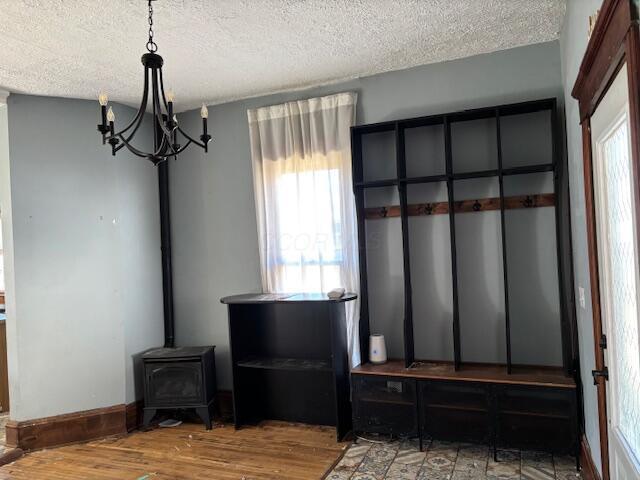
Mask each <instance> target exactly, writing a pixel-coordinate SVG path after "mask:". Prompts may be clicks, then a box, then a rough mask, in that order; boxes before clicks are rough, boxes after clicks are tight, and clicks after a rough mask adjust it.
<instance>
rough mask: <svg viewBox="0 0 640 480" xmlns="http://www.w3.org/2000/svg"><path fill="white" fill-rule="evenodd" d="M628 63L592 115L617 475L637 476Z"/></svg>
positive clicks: (638, 397)
mask: <svg viewBox="0 0 640 480" xmlns="http://www.w3.org/2000/svg"><path fill="white" fill-rule="evenodd" d="M628 92H629V88H628V83H627V69H626V66H623V68H622V69H621V70H620V71H619V72H618V74H617V76H616V77H615V80H614V81H613V83H612V84H611V87H610V88H609V89H608V91H607V93H606V94H605V96H604V97H603V99H602V100H601V102H600V104H599V105H598V107H597V109H596V111H595V112H594V114H593V116H592V117H591V138H592V154H593V173H594V175H593V176H594V200H595V214H596V227H597V230H596V235H597V245H598V265H599V287H600V298H601V314H602V329H603V334H604V335H605V336H606V348H605V350H604V353H605V365H606V369H607V373H608V375H609V381H608V382H607V386H606V394H607V418H608V433H609V434H608V438H609V468H610V474H611V478H612V479H620V480H627V479H640V343H639V336H638V331H639V329H640V328H639V323H640V321H639V318H640V315H639V311H638V307H639V306H640V301H639V298H638V293H639V289H640V276H639V267H638V261H639V259H640V255H639V251H638V235H637V231H638V230H637V228H638V217H637V215H638V213H639V212H638V211H636V209H637V205H636V200H637V198H638V195H637V192H636V191H635V190H636V187H635V186H634V168H633V164H632V155H631V144H630V135H629V133H630V123H629V95H628Z"/></svg>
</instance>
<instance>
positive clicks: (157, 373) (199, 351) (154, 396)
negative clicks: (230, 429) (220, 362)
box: [142, 347, 216, 430]
mask: <svg viewBox="0 0 640 480" xmlns="http://www.w3.org/2000/svg"><path fill="white" fill-rule="evenodd" d="M214 349H215V347H179V348H154V349H152V350H148V351H147V352H145V353H144V354H143V355H142V364H143V371H144V419H143V424H144V426H145V427H147V426H148V425H149V423H150V422H151V420H152V419H153V417H154V416H155V414H156V412H157V411H158V410H162V409H194V410H195V412H196V413H197V414H198V416H200V418H201V419H202V421H203V422H204V423H205V425H206V427H207V430H211V416H212V412H213V406H214V402H215V395H216V365H215V356H214Z"/></svg>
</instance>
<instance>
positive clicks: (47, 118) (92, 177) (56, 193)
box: [1, 95, 162, 420]
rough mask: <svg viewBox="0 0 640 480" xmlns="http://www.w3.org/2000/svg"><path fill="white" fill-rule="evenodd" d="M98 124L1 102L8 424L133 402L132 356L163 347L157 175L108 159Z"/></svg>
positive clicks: (41, 101)
mask: <svg viewBox="0 0 640 480" xmlns="http://www.w3.org/2000/svg"><path fill="white" fill-rule="evenodd" d="M115 111H116V115H117V119H118V120H119V121H120V122H124V121H125V119H126V118H128V117H129V116H130V115H132V114H133V111H132V110H131V109H129V108H126V107H118V106H115ZM98 117H99V115H98V105H97V102H90V101H82V100H68V99H54V98H44V97H31V96H23V95H12V96H10V97H9V102H8V122H9V151H10V156H9V167H10V179H6V178H4V179H2V183H1V185H2V188H3V192H2V199H3V202H5V201H6V200H7V199H8V200H10V205H7V208H10V210H11V219H10V222H11V224H10V225H4V223H6V221H8V220H7V219H6V218H3V228H4V231H5V232H10V236H11V240H12V243H13V249H12V252H11V257H12V261H13V269H12V274H13V277H14V278H13V279H12V280H11V283H10V285H13V288H12V289H11V291H8V294H9V295H10V296H11V297H12V309H11V310H9V312H8V313H9V315H8V318H7V330H8V336H9V339H8V344H9V345H8V348H9V367H10V375H9V379H10V398H11V418H12V419H14V420H26V419H33V418H40V417H46V416H50V415H58V414H63V413H67V412H74V411H79V410H87V409H92V408H98V407H104V406H110V405H115V404H122V403H125V402H131V401H133V400H134V399H135V394H134V386H133V383H134V382H133V362H132V359H131V354H132V353H134V352H137V351H139V350H142V349H144V348H147V347H150V346H154V345H158V344H161V343H162V297H161V274H160V252H159V220H158V219H159V213H158V198H157V197H158V194H157V174H156V170H155V168H154V167H153V166H152V165H151V163H150V162H147V161H145V160H143V159H139V158H137V157H133V156H131V155H129V154H127V153H124V152H123V153H124V154H122V153H121V154H119V155H118V156H117V157H111V155H110V152H109V149H108V148H107V147H104V146H103V145H102V144H101V141H100V137H99V134H98V132H97V131H96V127H95V125H96V124H97V122H98V119H99V118H98ZM149 141H150V137H148V136H147V137H146V138H145V143H148V142H149ZM147 146H148V145H147ZM6 163H7V162H5V166H4V167H3V168H2V170H1V172H2V173H3V174H5V173H6V172H8V168H7V165H6ZM7 180H8V181H7ZM6 203H9V202H6ZM4 207H5V204H4V203H3V209H4ZM8 290H10V289H9V288H8Z"/></svg>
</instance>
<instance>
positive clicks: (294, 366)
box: [237, 357, 333, 372]
mask: <svg viewBox="0 0 640 480" xmlns="http://www.w3.org/2000/svg"><path fill="white" fill-rule="evenodd" d="M237 365H238V366H239V367H243V368H262V369H266V370H292V371H300V370H313V371H316V372H317V371H326V372H332V371H333V369H332V368H331V362H329V361H328V360H314V359H306V358H269V357H249V358H244V359H242V360H240V361H238V363H237Z"/></svg>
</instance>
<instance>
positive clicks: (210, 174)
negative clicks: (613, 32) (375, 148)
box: [171, 42, 563, 389]
mask: <svg viewBox="0 0 640 480" xmlns="http://www.w3.org/2000/svg"><path fill="white" fill-rule="evenodd" d="M347 90H352V91H357V92H358V94H359V98H358V108H357V123H359V124H363V123H372V122H379V121H384V120H392V119H398V118H406V117H413V116H419V115H427V114H436V113H443V112H447V111H454V110H460V109H465V108H473V107H482V106H488V105H494V104H500V103H509V102H518V101H522V100H531V99H538V98H546V97H557V98H558V99H559V103H560V107H561V108H562V98H563V91H562V82H561V75H560V52H559V46H558V42H550V43H545V44H539V45H532V46H527V47H521V48H516V49H512V50H506V51H501V52H496V53H491V54H487V55H480V56H475V57H470V58H465V59H461V60H455V61H451V62H446V63H439V64H433V65H427V66H423V67H418V68H413V69H409V70H404V71H399V72H391V73H385V74H381V75H376V76H372V77H366V78H362V79H359V80H354V81H350V82H345V83H341V84H335V85H330V86H325V87H321V88H315V89H311V90H307V91H303V92H291V93H284V94H278V95H271V96H267V97H260V98H253V99H249V100H244V101H237V102H233V103H228V104H224V105H218V106H214V107H211V108H210V111H209V124H210V131H211V132H212V135H213V142H212V144H211V147H210V151H209V154H208V155H205V154H204V153H203V152H200V151H198V150H195V149H192V150H191V151H190V152H189V153H185V154H183V156H182V158H181V159H180V160H179V161H178V162H177V163H175V164H172V165H171V194H172V203H171V207H172V221H173V241H174V243H173V256H174V257H173V261H174V268H175V271H174V282H175V294H176V321H177V327H176V328H177V341H178V343H179V344H203V343H205V344H206V343H210V344H216V345H217V346H218V350H217V361H218V370H219V383H220V387H221V388H227V389H228V388H230V386H231V381H230V365H229V355H228V331H227V317H226V310H225V308H224V306H223V305H221V304H220V303H219V299H220V297H222V296H224V295H229V294H234V293H240V292H245V291H257V290H259V289H260V288H261V285H260V274H259V263H258V240H257V232H256V220H255V208H254V199H253V185H252V175H251V157H250V150H249V132H248V125H247V113H246V111H247V109H249V108H255V107H260V106H265V105H272V104H278V103H282V102H284V101H288V100H295V99H300V98H307V97H312V96H318V95H325V94H330V93H335V92H342V91H347ZM179 119H180V122H182V124H183V125H184V126H186V127H187V128H188V129H189V130H192V131H195V132H197V131H198V130H199V129H200V119H199V116H198V112H197V111H191V112H186V113H183V114H181V115H180V116H179ZM381 235H383V234H382V233H381ZM384 235H387V236H388V238H389V241H390V242H391V245H395V243H397V238H395V237H393V233H392V232H389V233H388V234H386V233H385V234H384ZM394 242H395V243H394ZM441 247H442V245H440V246H438V245H436V246H435V247H434V250H433V252H432V255H433V253H437V252H439V251H441V250H442V249H441ZM430 261H431V262H433V261H434V257H433V256H431V257H430V258H426V259H425V262H430ZM435 261H437V262H440V259H436V260H435ZM440 264H441V267H442V268H443V269H445V270H446V268H449V271H450V267H446V262H440ZM401 273H402V272H392V275H394V276H395V277H398V276H399V275H401ZM449 274H450V272H449ZM447 278H448V277H447ZM446 288H447V287H444V289H443V290H442V291H434V293H433V295H434V296H436V295H437V296H438V298H437V299H438V301H440V300H439V299H440V298H443V299H444V298H446V297H447V295H450V293H448V291H447V290H446ZM388 307H389V308H391V309H393V308H395V309H396V310H397V306H396V305H389V306H388ZM400 308H401V305H400ZM444 308H445V307H443V309H444ZM400 313H401V310H400ZM392 314H393V315H397V312H395V311H394V313H392ZM438 318H439V319H440V320H438V319H436V321H437V322H445V321H446V320H445V319H446V315H441V316H439V317H438ZM449 318H450V317H449ZM440 326H442V325H440ZM448 328H450V327H449V326H446V327H444V326H442V328H439V327H438V332H439V333H438V335H440V338H441V339H442V342H448V340H447V338H446V335H447V333H446V332H447V329H448ZM554 341H555V339H554ZM440 345H443V343H441V341H438V339H436V340H435V341H434V342H433V345H432V347H433V348H438V346H440ZM449 348H450V347H441V352H440V353H442V354H443V355H447V354H449V353H450V350H448V349H449Z"/></svg>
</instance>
